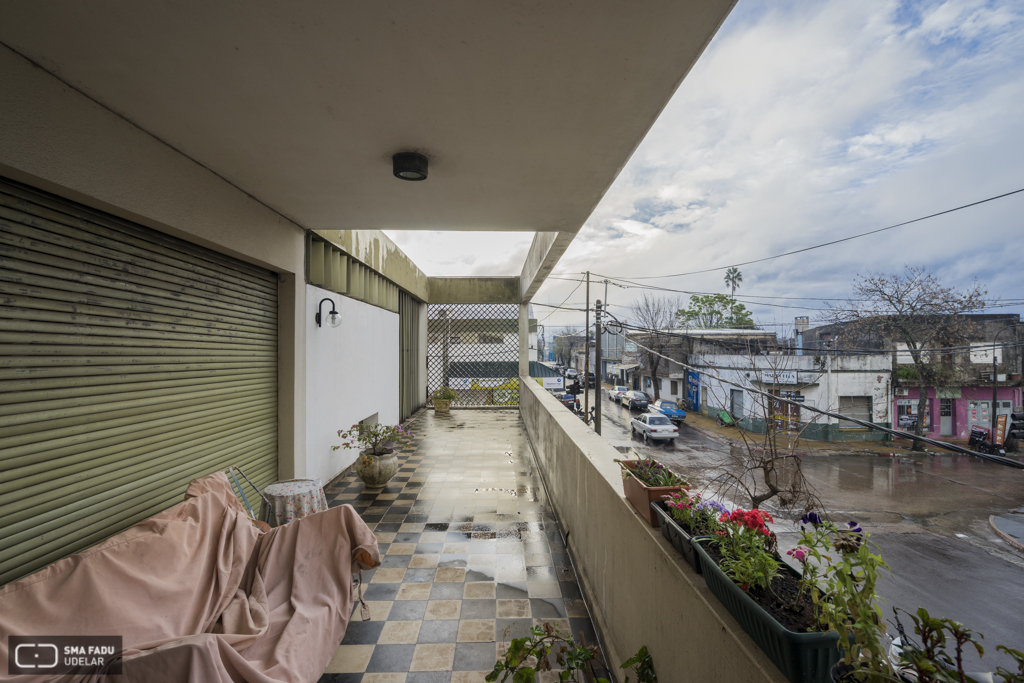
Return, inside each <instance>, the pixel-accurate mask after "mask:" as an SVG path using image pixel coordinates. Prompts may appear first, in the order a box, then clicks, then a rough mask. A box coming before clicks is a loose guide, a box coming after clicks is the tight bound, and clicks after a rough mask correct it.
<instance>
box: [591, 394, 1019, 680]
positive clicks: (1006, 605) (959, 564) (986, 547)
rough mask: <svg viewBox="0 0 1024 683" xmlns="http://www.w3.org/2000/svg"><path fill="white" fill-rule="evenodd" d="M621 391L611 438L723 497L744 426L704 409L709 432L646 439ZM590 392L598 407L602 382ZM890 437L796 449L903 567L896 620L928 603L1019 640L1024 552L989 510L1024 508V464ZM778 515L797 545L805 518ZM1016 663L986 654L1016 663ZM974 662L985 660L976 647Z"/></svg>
mask: <svg viewBox="0 0 1024 683" xmlns="http://www.w3.org/2000/svg"><path fill="white" fill-rule="evenodd" d="M611 388H612V385H604V386H603V387H602V405H601V434H602V436H603V437H604V438H605V439H606V440H607V441H608V442H609V443H611V444H612V445H613V446H614V447H615V448H616V449H617V450H619V451H620V452H622V453H623V457H624V458H654V459H656V460H657V461H658V462H661V463H663V464H665V465H667V466H668V467H670V468H671V469H672V470H673V471H675V472H677V473H679V474H681V475H683V476H684V477H686V478H687V479H689V480H690V481H691V482H693V483H694V484H695V486H696V487H697V488H699V489H703V490H705V491H707V492H708V494H709V495H711V496H713V497H717V498H719V499H723V498H722V496H720V495H716V494H717V489H716V487H715V485H714V483H713V480H714V479H715V475H716V473H717V471H718V468H720V467H721V466H722V465H723V462H724V461H726V460H728V458H729V457H730V455H731V454H733V453H735V452H736V451H737V450H739V449H742V448H743V446H742V440H741V439H740V438H739V437H738V436H737V435H736V434H735V433H733V434H730V433H729V430H728V429H721V428H718V429H716V428H715V425H714V423H713V422H712V421H711V420H709V419H708V418H706V417H703V416H700V415H697V416H694V418H688V420H692V421H693V422H700V423H701V424H702V425H704V427H703V428H702V427H699V426H695V425H694V424H693V423H692V422H687V421H683V422H682V423H681V424H680V425H679V427H678V429H679V436H678V438H675V439H673V440H671V441H665V442H663V443H651V444H645V443H644V442H643V440H642V439H641V438H639V437H638V436H637V435H635V434H631V428H630V423H631V421H632V420H633V419H634V418H636V417H637V416H638V415H640V412H639V411H638V410H636V409H632V410H630V409H629V408H627V407H626V406H624V405H623V404H622V403H619V402H614V403H613V402H610V401H609V400H608V399H607V396H608V390H609V389H611ZM580 398H582V395H581V396H580ZM588 398H589V402H590V405H591V406H593V405H594V401H595V399H596V394H595V391H594V390H590V392H589V397H588ZM732 431H733V432H735V429H733V430H732ZM879 445H881V444H879ZM886 445H887V446H888V447H889V448H890V450H889V452H883V451H884V449H883V448H875V449H871V450H868V449H865V448H864V447H863V446H853V447H843V445H842V444H835V446H834V447H833V448H829V449H815V448H807V447H804V446H805V444H802V443H801V444H797V447H796V449H795V450H796V451H797V452H799V453H800V454H801V464H802V467H803V470H804V473H805V474H806V476H807V478H808V480H809V481H810V482H811V484H812V486H813V487H814V489H815V491H816V493H817V495H818V497H819V498H820V499H821V502H822V503H823V505H824V506H825V507H826V508H827V509H828V510H829V511H830V512H831V513H832V514H833V515H834V516H836V517H837V518H838V519H841V520H843V521H845V520H846V519H853V520H856V521H858V522H859V523H860V524H861V525H862V526H863V527H864V528H865V529H870V532H871V541H872V542H873V543H875V544H877V546H878V548H879V550H880V552H881V554H882V556H883V557H884V558H885V561H886V562H887V563H888V565H889V566H890V568H891V569H892V572H891V574H890V575H886V576H883V578H882V579H881V580H880V585H879V594H880V595H881V596H882V597H883V598H884V599H885V601H886V607H887V610H886V611H887V616H891V611H890V610H891V608H892V607H901V608H903V609H909V608H910V607H911V606H914V607H915V608H916V606H918V605H920V606H923V607H925V608H926V609H928V610H929V612H931V613H934V614H945V615H949V616H950V617H952V618H955V619H959V620H961V621H963V622H965V623H969V624H971V626H972V628H975V629H977V630H978V631H980V632H982V633H984V634H985V635H986V638H992V639H993V640H999V641H1000V642H1009V641H1012V640H1013V639H1015V638H1017V637H1019V635H1018V634H1020V633H1024V613H1022V612H1021V610H1020V609H1019V603H1018V601H1017V599H1016V597H1015V596H1017V595H1019V591H1020V586H1021V585H1024V553H1021V552H1020V551H1019V550H1018V549H1016V548H1014V547H1013V546H1011V545H1010V544H1009V543H1007V541H1006V540H1004V539H1003V538H1002V537H1000V536H999V535H998V534H997V533H996V532H995V531H994V529H993V528H992V526H991V525H990V523H989V517H990V516H992V515H1003V514H1006V513H1007V512H1008V511H1010V510H1011V509H1017V508H1022V509H1024V471H1013V470H1008V469H1007V468H1006V467H1004V466H1002V465H999V464H994V463H989V462H985V461H982V460H979V459H978V458H972V457H970V456H965V455H958V454H953V453H948V452H929V453H925V454H916V453H913V452H911V451H910V450H909V449H908V447H907V444H906V442H903V443H889V444H886ZM725 500H728V498H725ZM729 502H732V503H740V504H744V501H740V500H736V501H729ZM766 507H767V508H768V509H769V510H772V506H766ZM772 511H773V512H777V513H778V510H772ZM797 516H799V515H797ZM776 520H777V522H780V523H778V524H776V525H775V530H776V533H777V534H778V537H779V544H780V548H784V549H789V548H791V547H793V546H794V545H795V544H796V543H797V541H798V533H797V525H796V524H795V522H790V523H789V524H787V521H790V520H787V519H786V517H785V514H784V513H780V514H778V516H777V518H776ZM787 527H790V528H789V530H787ZM969 655H970V653H969ZM1004 659H1007V660H1008V658H1003V659H1000V658H999V655H998V653H995V652H992V653H987V654H986V662H991V661H1000V662H1001V663H1002V664H1004V665H1006V666H1008V665H1010V662H1009V661H1003V660H1004ZM972 660H973V661H974V662H975V664H976V665H977V666H979V667H980V661H979V660H978V659H977V657H976V655H975V656H974V657H973V658H972Z"/></svg>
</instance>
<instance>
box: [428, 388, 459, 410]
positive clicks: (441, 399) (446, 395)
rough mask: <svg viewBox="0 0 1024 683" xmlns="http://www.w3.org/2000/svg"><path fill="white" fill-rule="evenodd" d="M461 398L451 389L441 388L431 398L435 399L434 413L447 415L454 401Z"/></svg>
mask: <svg viewBox="0 0 1024 683" xmlns="http://www.w3.org/2000/svg"><path fill="white" fill-rule="evenodd" d="M458 397H459V395H458V394H456V393H455V390H454V389H452V388H451V387H441V388H440V389H438V390H437V391H435V392H434V395H433V396H432V397H431V398H433V399H434V412H437V413H447V412H448V409H449V408H451V405H452V401H454V400H456V399H457V398H458Z"/></svg>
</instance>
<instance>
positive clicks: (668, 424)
mask: <svg viewBox="0 0 1024 683" xmlns="http://www.w3.org/2000/svg"><path fill="white" fill-rule="evenodd" d="M629 431H630V433H632V434H633V435H634V436H635V435H636V434H638V433H639V434H641V435H642V436H643V437H644V442H650V441H652V440H661V439H674V438H676V437H677V436H679V428H678V427H676V426H675V425H674V424H672V420H670V419H668V418H667V417H665V416H664V415H662V414H660V413H645V414H643V415H640V416H637V417H634V418H633V419H632V420H630V422H629Z"/></svg>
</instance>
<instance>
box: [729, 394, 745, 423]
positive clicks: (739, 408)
mask: <svg viewBox="0 0 1024 683" xmlns="http://www.w3.org/2000/svg"><path fill="white" fill-rule="evenodd" d="M729 412H730V413H732V416H733V419H735V420H742V419H743V390H742V389H732V390H731V391H730V406H729Z"/></svg>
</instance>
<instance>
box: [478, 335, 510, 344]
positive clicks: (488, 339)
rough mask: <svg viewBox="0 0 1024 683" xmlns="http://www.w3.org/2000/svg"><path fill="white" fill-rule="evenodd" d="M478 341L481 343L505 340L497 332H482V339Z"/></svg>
mask: <svg viewBox="0 0 1024 683" xmlns="http://www.w3.org/2000/svg"><path fill="white" fill-rule="evenodd" d="M478 343H480V344H504V343H505V340H504V339H502V338H501V337H499V336H498V335H496V334H485V333H483V332H481V333H480V341H479V342H478Z"/></svg>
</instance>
